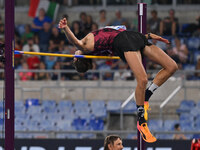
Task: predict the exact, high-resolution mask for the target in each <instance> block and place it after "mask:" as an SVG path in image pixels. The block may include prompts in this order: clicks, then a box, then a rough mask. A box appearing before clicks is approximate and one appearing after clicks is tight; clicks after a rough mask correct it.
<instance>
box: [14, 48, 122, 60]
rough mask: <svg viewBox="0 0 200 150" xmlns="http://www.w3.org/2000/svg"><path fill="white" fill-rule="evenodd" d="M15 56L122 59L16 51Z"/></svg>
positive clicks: (117, 57)
mask: <svg viewBox="0 0 200 150" xmlns="http://www.w3.org/2000/svg"><path fill="white" fill-rule="evenodd" d="M15 54H27V55H38V56H53V57H70V58H74V57H76V58H91V59H120V57H119V56H93V55H73V54H56V53H40V52H25V51H17V50H15Z"/></svg>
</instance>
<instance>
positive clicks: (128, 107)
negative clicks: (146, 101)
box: [123, 101, 137, 113]
mask: <svg viewBox="0 0 200 150" xmlns="http://www.w3.org/2000/svg"><path fill="white" fill-rule="evenodd" d="M136 111H137V107H136V103H135V101H130V102H129V103H128V104H127V105H126V106H125V107H124V109H123V112H124V113H133V112H136Z"/></svg>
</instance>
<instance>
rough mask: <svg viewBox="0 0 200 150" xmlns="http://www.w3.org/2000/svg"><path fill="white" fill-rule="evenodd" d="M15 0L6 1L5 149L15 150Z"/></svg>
mask: <svg viewBox="0 0 200 150" xmlns="http://www.w3.org/2000/svg"><path fill="white" fill-rule="evenodd" d="M13 50H14V0H6V1H5V150H14V67H13V63H14V59H13V55H14V54H13Z"/></svg>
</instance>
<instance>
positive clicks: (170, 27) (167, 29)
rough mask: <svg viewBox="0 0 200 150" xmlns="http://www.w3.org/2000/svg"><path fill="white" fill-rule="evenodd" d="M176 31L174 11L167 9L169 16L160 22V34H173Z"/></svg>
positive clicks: (176, 22)
mask: <svg viewBox="0 0 200 150" xmlns="http://www.w3.org/2000/svg"><path fill="white" fill-rule="evenodd" d="M177 31H178V18H176V17H175V11H174V10H173V9H170V10H169V16H168V17H165V18H164V20H162V21H161V23H160V35H165V36H170V35H175V34H176V32H177Z"/></svg>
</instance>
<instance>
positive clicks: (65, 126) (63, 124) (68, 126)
mask: <svg viewBox="0 0 200 150" xmlns="http://www.w3.org/2000/svg"><path fill="white" fill-rule="evenodd" d="M56 127H57V129H58V130H59V131H71V130H74V129H75V128H74V127H73V126H72V121H70V120H62V121H58V122H56Z"/></svg>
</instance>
